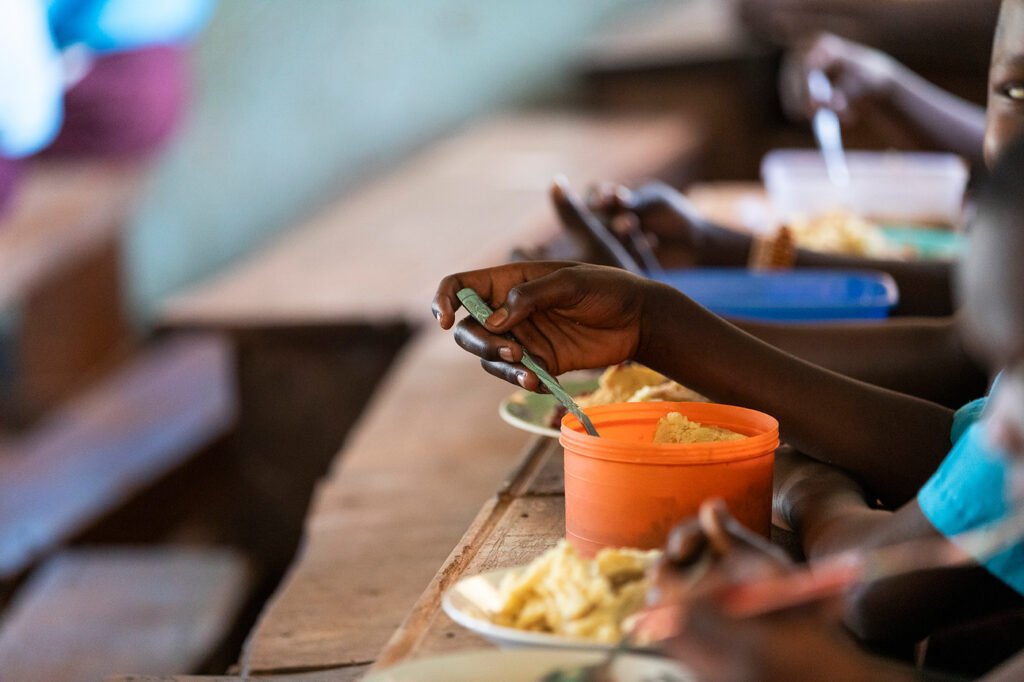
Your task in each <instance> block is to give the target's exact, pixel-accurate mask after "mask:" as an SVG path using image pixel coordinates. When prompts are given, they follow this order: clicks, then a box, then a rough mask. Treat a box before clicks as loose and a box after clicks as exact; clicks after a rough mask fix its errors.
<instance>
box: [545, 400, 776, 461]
mask: <svg viewBox="0 0 1024 682" xmlns="http://www.w3.org/2000/svg"><path fill="white" fill-rule="evenodd" d="M695 406H697V407H695ZM584 412H585V413H586V415H587V416H588V417H590V419H591V420H592V421H593V422H594V426H595V427H596V428H597V430H598V431H599V432H600V431H601V425H602V424H604V425H605V426H608V425H610V424H615V423H619V424H622V423H629V422H635V423H650V422H651V421H656V420H658V419H660V418H661V417H662V416H664V415H665V414H667V413H669V412H679V413H680V414H682V415H683V416H685V417H687V418H689V419H693V420H695V421H698V422H700V423H702V424H709V425H712V426H719V427H722V428H725V429H729V430H731V431H735V432H737V433H743V434H744V435H747V437H746V438H744V439H742V440H734V441H723V442H719V443H638V442H636V441H623V440H615V439H613V438H601V437H597V436H591V435H589V434H587V432H586V431H585V430H584V428H583V424H581V423H580V421H579V420H578V419H577V418H576V417H574V416H573V415H572V414H571V413H570V414H566V415H565V416H564V417H563V418H562V429H561V437H560V438H559V439H558V442H559V443H561V445H562V447H564V448H565V449H566V450H567V451H571V452H572V454H573V455H575V456H582V457H591V458H593V459H601V460H606V461H611V462H624V463H629V464H651V465H658V464H688V465H699V464H721V463H724V462H739V461H742V460H745V459H754V458H756V457H763V456H765V455H766V454H768V453H772V452H775V450H776V449H777V448H778V447H779V422H778V420H776V419H775V418H774V417H772V416H770V415H767V414H765V413H764V412H758V411H757V410H751V409H749V408H746V407H738V406H736V405H722V404H719V403H669V402H652V403H618V404H612V405H600V406H598V407H588V408H587V409H586V410H584ZM706 412H711V413H712V414H704V413H706ZM693 413H697V414H696V416H694V414H693ZM730 416H731V417H732V418H733V419H736V421H734V420H733V419H731V418H730ZM751 422H753V423H754V425H755V430H756V431H757V432H756V433H749V432H750V430H751Z"/></svg>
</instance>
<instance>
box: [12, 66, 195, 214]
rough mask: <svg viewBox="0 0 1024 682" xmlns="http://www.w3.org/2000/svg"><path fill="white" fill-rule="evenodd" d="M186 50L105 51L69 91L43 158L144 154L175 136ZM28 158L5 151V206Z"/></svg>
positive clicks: (185, 87) (183, 101) (184, 85)
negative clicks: (9, 155) (59, 124)
mask: <svg viewBox="0 0 1024 682" xmlns="http://www.w3.org/2000/svg"><path fill="white" fill-rule="evenodd" d="M187 92H188V70H187V64H186V54H185V50H184V49H183V48H181V47H173V46H160V47H150V48H144V49H140V50H133V51H130V52H116V53H111V54H105V55H100V56H98V57H96V61H95V63H94V64H93V66H92V70H91V71H90V72H89V74H88V75H86V76H85V78H83V79H82V80H81V81H80V82H79V83H77V84H76V85H75V86H74V87H73V88H71V89H70V90H68V91H67V92H66V93H65V95H64V123H63V125H62V127H61V130H60V133H59V134H58V135H57V138H56V139H55V140H54V141H53V143H52V144H51V145H50V146H49V147H47V148H46V149H44V150H43V151H42V152H41V153H40V154H38V157H40V158H71V157H81V158H125V157H136V156H145V155H148V154H150V153H152V152H155V151H157V150H158V149H160V148H161V147H162V146H163V145H164V144H165V143H166V142H167V141H168V139H169V138H170V136H171V133H172V132H173V131H174V129H175V127H176V125H177V123H178V121H179V119H180V117H181V114H182V112H183V110H184V108H185V104H186V101H187ZM23 162H24V160H16V159H6V158H3V157H0V212H2V211H3V209H4V207H5V206H6V205H7V204H8V202H9V200H10V198H11V196H12V195H13V193H14V190H15V189H16V186H17V179H18V175H19V170H20V167H21V164H22V163H23Z"/></svg>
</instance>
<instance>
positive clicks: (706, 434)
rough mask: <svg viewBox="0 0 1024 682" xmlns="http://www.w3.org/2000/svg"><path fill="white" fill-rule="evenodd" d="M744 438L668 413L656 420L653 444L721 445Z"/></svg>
mask: <svg viewBox="0 0 1024 682" xmlns="http://www.w3.org/2000/svg"><path fill="white" fill-rule="evenodd" d="M741 438H746V436H744V435H743V434H740V433H736V432H735V431H730V430H729V429H723V428H722V427H720V426H709V425H705V424H700V423H698V422H695V421H691V420H690V419H688V418H686V417H684V416H683V415H681V414H679V413H678V412H669V413H668V414H666V415H665V416H664V417H662V418H661V419H659V420H658V427H657V430H656V431H655V432H654V442H655V443H721V442H724V441H730V440H740V439H741Z"/></svg>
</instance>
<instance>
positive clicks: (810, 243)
mask: <svg viewBox="0 0 1024 682" xmlns="http://www.w3.org/2000/svg"><path fill="white" fill-rule="evenodd" d="M788 227H789V229H790V232H791V233H792V234H793V239H794V240H795V241H796V244H797V246H799V247H801V248H804V249H810V250H811V251H825V252H828V253H844V254H849V255H854V256H869V257H872V258H904V257H906V256H907V252H906V251H905V250H903V249H901V248H899V247H896V246H893V245H892V244H891V243H890V242H889V241H888V240H887V239H886V238H885V234H884V233H883V232H882V230H881V228H879V227H878V226H877V225H875V224H874V223H871V222H868V221H867V220H864V219H863V218H861V217H860V216H857V215H855V214H853V213H850V212H849V211H842V210H836V211H829V212H827V213H822V214H820V215H817V216H814V217H813V218H794V219H793V220H791V221H790V222H789V225H788Z"/></svg>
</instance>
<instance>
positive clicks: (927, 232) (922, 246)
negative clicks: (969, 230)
mask: <svg viewBox="0 0 1024 682" xmlns="http://www.w3.org/2000/svg"><path fill="white" fill-rule="evenodd" d="M882 232H883V233H884V234H885V238H886V239H887V240H888V241H889V242H891V243H893V244H896V245H897V246H906V247H910V248H912V249H913V250H914V251H916V252H917V255H918V258H923V259H925V260H952V259H955V258H957V257H959V256H960V254H961V253H962V252H963V249H964V245H965V243H966V239H965V238H964V235H963V234H961V233H960V232H953V231H951V230H935V229H928V228H919V227H907V226H901V225H892V226H889V227H883V228H882Z"/></svg>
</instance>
